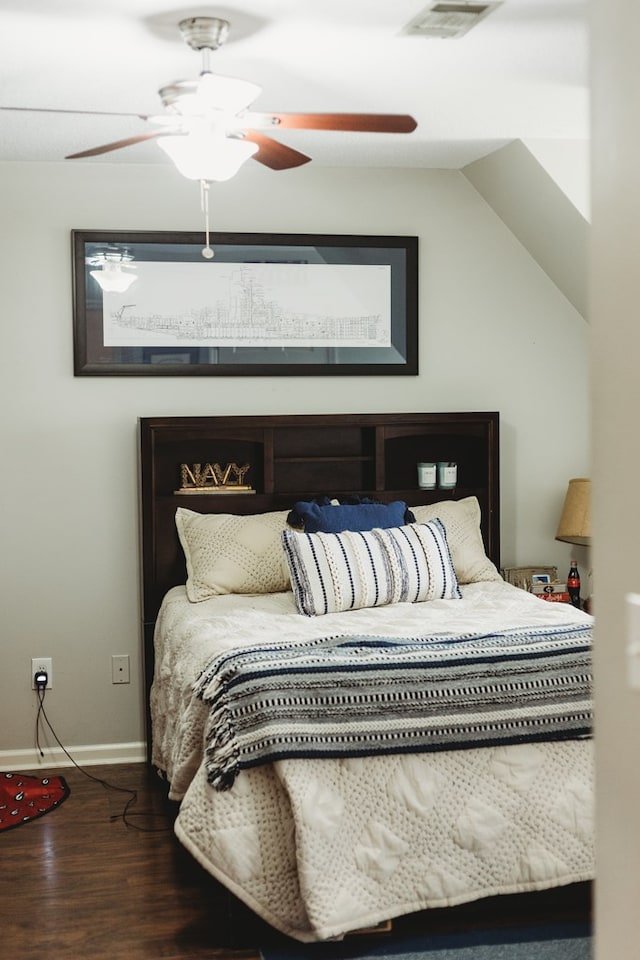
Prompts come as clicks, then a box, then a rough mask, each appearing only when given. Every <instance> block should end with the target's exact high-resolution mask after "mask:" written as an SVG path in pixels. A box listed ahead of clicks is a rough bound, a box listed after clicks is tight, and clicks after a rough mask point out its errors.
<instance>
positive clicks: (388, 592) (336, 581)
mask: <svg viewBox="0 0 640 960" xmlns="http://www.w3.org/2000/svg"><path fill="white" fill-rule="evenodd" d="M282 543H283V546H284V552H285V556H286V558H287V563H288V565H289V573H290V576H291V587H292V589H293V595H294V598H295V601H296V606H297V608H298V611H299V612H300V613H305V614H307V616H310V617H313V616H319V615H322V614H325V613H339V612H340V611H343V610H358V609H360V608H362V607H379V606H383V605H385V604H389V603H400V602H408V603H415V602H418V601H423V600H436V599H449V600H452V599H459V598H460V595H461V594H460V590H459V589H458V581H457V580H456V575H455V571H454V569H453V563H452V562H451V556H450V554H449V548H448V547H447V536H446V533H445V529H444V525H443V524H442V523H441V522H440V520H433V521H432V522H431V523H425V524H418V523H411V524H407V525H406V526H403V527H390V528H387V529H384V530H381V529H377V528H376V529H374V530H367V531H351V530H349V531H345V532H344V533H298V532H296V531H294V530H285V531H284V532H283V534H282Z"/></svg>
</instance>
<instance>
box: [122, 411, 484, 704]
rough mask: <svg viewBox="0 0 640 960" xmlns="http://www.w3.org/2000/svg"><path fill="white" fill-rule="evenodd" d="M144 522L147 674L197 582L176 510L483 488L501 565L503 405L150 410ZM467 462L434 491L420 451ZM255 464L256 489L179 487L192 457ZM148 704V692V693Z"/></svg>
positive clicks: (239, 510)
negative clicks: (170, 597) (173, 413)
mask: <svg viewBox="0 0 640 960" xmlns="http://www.w3.org/2000/svg"><path fill="white" fill-rule="evenodd" d="M139 428H140V429H139V432H140V438H139V439H140V518H141V522H140V528H141V540H142V548H141V552H142V620H143V635H144V658H145V682H146V686H147V691H148V689H149V687H150V685H151V682H152V678H153V632H154V627H155V620H156V617H157V615H158V610H159V608H160V604H161V602H162V598H163V596H164V595H165V593H166V592H167V590H169V589H170V588H171V587H173V586H176V585H177V584H179V583H184V582H185V580H186V570H185V562H184V557H183V554H182V549H181V547H180V543H179V540H178V535H177V531H176V526H175V512H176V509H177V508H178V507H185V508H186V509H188V510H194V511H196V512H197V513H233V514H253V513H267V512H270V511H274V510H290V509H291V507H292V506H293V504H294V503H295V502H296V501H297V500H310V499H313V498H314V497H318V496H329V497H331V496H337V497H339V498H344V497H347V496H349V495H353V494H358V495H361V496H370V497H374V498H376V499H378V500H380V501H383V502H389V501H390V500H404V501H406V502H407V503H408V504H409V506H411V505H413V506H417V505H418V504H429V503H436V502H437V501H439V500H450V499H461V498H462V497H467V496H476V497H477V498H478V501H479V503H480V508H481V512H482V535H483V539H484V544H485V549H486V552H487V554H488V556H489V557H490V558H491V559H492V560H493V562H494V563H495V564H496V566H498V567H499V566H500V520H499V506H500V497H499V415H498V414H497V413H495V412H489V413H483V412H480V413H408V414H403V413H385V414H362V413H358V414H331V415H326V416H325V415H321V414H298V415H296V414H293V415H288V414H275V415H273V416H260V415H259V416H237V417H223V416H215V417H143V418H141V419H140V421H139ZM423 460H427V461H437V460H447V461H456V462H457V464H458V485H457V487H456V489H455V490H442V489H435V490H422V489H419V488H418V484H417V468H416V464H417V463H418V462H419V461H423ZM197 463H199V464H218V465H220V466H221V467H222V468H223V469H224V466H225V465H226V464H229V463H235V464H237V465H238V466H244V464H249V465H250V466H249V470H248V472H247V474H246V480H244V481H243V483H246V484H248V485H250V486H251V487H252V488H253V489H254V490H255V493H251V494H247V493H235V492H234V493H224V494H211V493H202V494H200V493H189V494H188V495H185V494H181V493H176V492H175V491H176V490H178V489H180V486H181V464H187V465H191V464H197ZM147 702H148V701H147Z"/></svg>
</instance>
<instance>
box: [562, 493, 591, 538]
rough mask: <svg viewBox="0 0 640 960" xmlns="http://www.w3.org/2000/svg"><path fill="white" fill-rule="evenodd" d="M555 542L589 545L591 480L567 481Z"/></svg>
mask: <svg viewBox="0 0 640 960" xmlns="http://www.w3.org/2000/svg"><path fill="white" fill-rule="evenodd" d="M556 540H563V541H564V542H565V543H575V544H578V545H580V546H582V545H585V546H588V545H589V544H590V543H591V480H589V479H587V478H586V477H575V478H574V479H573V480H569V486H568V488H567V495H566V497H565V498H564V506H563V508H562V515H561V517H560V523H559V524H558V530H557V532H556Z"/></svg>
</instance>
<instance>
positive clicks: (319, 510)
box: [287, 498, 415, 533]
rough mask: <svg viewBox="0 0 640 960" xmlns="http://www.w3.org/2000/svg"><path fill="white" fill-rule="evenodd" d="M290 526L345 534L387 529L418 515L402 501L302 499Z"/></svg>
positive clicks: (295, 507) (317, 531) (291, 515)
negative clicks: (345, 501) (332, 501)
mask: <svg viewBox="0 0 640 960" xmlns="http://www.w3.org/2000/svg"><path fill="white" fill-rule="evenodd" d="M287 521H288V523H289V525H290V526H292V527H296V528H297V529H298V530H304V532H305V533H343V532H344V531H345V530H373V529H374V527H380V528H383V529H387V528H390V527H402V526H403V525H404V524H405V523H414V522H415V517H414V515H413V513H412V512H411V510H409V508H408V506H407V504H406V503H405V502H404V501H403V500H394V501H393V502H392V503H378V502H377V501H374V500H367V499H364V498H363V499H362V500H361V501H360V502H359V503H331V501H330V500H327V499H326V498H325V499H324V500H322V501H317V500H311V501H307V500H299V501H298V502H297V503H296V504H295V505H294V507H293V510H292V511H291V512H290V513H289V516H288V517H287Z"/></svg>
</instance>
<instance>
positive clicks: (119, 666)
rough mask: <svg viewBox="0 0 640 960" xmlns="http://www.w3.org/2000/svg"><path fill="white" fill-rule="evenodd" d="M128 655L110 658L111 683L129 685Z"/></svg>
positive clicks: (121, 654) (115, 655)
mask: <svg viewBox="0 0 640 960" xmlns="http://www.w3.org/2000/svg"><path fill="white" fill-rule="evenodd" d="M130 681H131V676H130V672H129V654H128V653H120V654H114V656H112V657H111V683H130Z"/></svg>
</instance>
